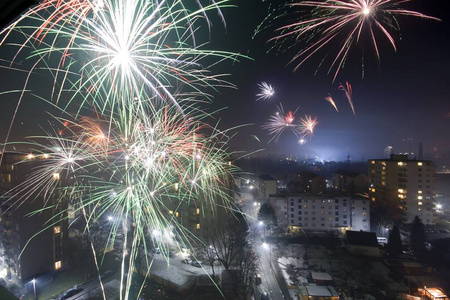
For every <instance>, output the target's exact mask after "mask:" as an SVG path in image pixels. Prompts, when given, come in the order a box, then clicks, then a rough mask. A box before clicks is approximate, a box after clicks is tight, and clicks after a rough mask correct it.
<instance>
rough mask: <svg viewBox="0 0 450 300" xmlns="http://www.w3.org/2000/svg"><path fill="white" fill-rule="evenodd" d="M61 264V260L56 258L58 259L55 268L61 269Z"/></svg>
mask: <svg viewBox="0 0 450 300" xmlns="http://www.w3.org/2000/svg"><path fill="white" fill-rule="evenodd" d="M61 266H62V264H61V261H60V260H58V261H56V262H55V270H59V269H61Z"/></svg>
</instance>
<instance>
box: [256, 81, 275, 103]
mask: <svg viewBox="0 0 450 300" xmlns="http://www.w3.org/2000/svg"><path fill="white" fill-rule="evenodd" d="M258 86H259V88H260V89H261V91H260V92H259V94H256V97H257V98H256V101H258V100H267V99H270V98H272V97H273V95H275V89H274V88H273V86H272V85H270V84H268V83H267V82H264V81H263V82H261V83H259V84H258Z"/></svg>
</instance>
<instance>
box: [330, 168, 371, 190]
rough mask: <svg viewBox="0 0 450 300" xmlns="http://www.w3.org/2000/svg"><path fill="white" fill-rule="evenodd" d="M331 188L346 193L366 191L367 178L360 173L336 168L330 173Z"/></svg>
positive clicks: (367, 185)
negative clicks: (336, 169)
mask: <svg viewBox="0 0 450 300" xmlns="http://www.w3.org/2000/svg"><path fill="white" fill-rule="evenodd" d="M332 182H333V183H332V184H333V189H335V190H338V191H340V192H342V193H345V194H348V195H354V194H364V193H367V188H368V187H369V178H368V177H367V175H364V174H362V173H355V172H349V171H342V170H338V171H336V172H334V173H333V175H332Z"/></svg>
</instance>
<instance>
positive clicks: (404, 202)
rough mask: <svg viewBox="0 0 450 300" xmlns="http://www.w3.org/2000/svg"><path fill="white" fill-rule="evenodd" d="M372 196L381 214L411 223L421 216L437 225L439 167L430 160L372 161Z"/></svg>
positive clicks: (393, 157)
mask: <svg viewBox="0 0 450 300" xmlns="http://www.w3.org/2000/svg"><path fill="white" fill-rule="evenodd" d="M368 176H369V185H370V186H369V195H370V199H371V200H372V205H373V206H374V207H375V209H376V210H377V211H378V213H380V214H383V215H384V214H387V215H388V216H389V217H390V218H391V219H392V220H393V221H402V222H406V223H411V222H412V221H413V219H414V217H415V216H418V217H419V218H420V219H421V220H422V222H423V223H424V224H433V210H434V200H435V196H436V192H435V190H436V189H435V166H434V164H433V163H432V162H431V161H428V160H416V159H408V155H404V154H400V155H396V154H392V155H391V157H390V159H371V160H369V174H368Z"/></svg>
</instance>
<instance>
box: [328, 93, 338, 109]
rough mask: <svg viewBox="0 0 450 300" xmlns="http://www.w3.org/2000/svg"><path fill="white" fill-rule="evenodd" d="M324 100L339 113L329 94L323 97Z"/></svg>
mask: <svg viewBox="0 0 450 300" xmlns="http://www.w3.org/2000/svg"><path fill="white" fill-rule="evenodd" d="M325 100H327V101H328V102H329V103H330V104H331V105H333V107H334V109H335V110H336V111H337V112H339V110H338V108H337V106H336V103H335V102H334V100H333V97H331V95H330V94H328V96H326V97H325Z"/></svg>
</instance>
